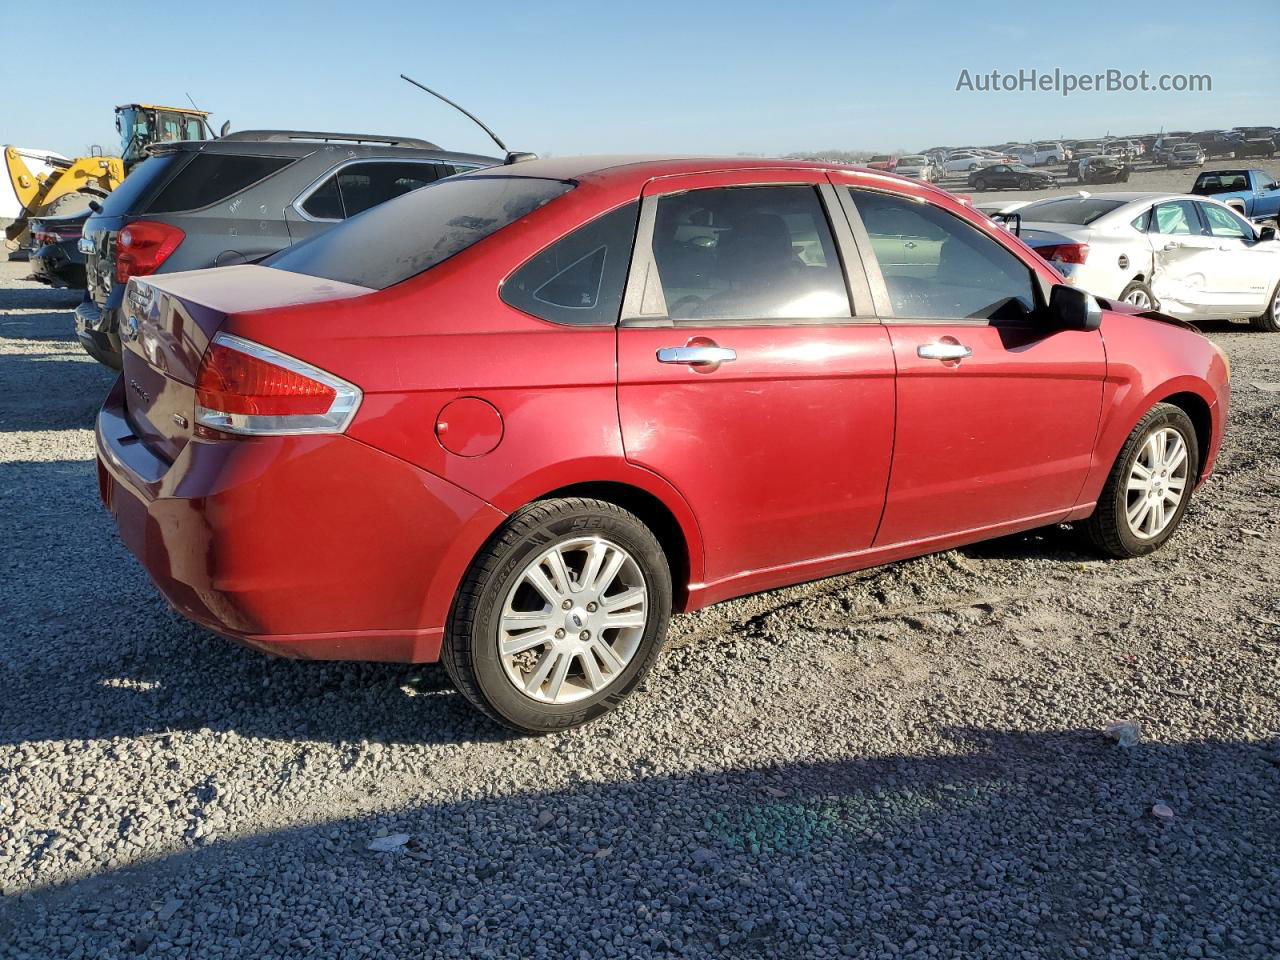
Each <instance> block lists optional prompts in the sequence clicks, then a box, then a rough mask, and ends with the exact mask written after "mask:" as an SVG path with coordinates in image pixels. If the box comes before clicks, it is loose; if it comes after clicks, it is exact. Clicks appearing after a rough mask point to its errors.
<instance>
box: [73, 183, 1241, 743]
mask: <svg viewBox="0 0 1280 960" xmlns="http://www.w3.org/2000/svg"><path fill="white" fill-rule="evenodd" d="M850 225H852V226H853V229H852V230H850V229H849V227H850ZM855 236H856V237H858V238H862V239H861V240H856V239H855ZM125 305H126V306H125V310H126V314H127V322H126V323H125V324H124V328H125V329H126V330H127V331H129V334H128V337H127V338H126V340H125V342H124V351H125V352H124V375H123V376H122V377H121V378H120V379H119V380H118V381H117V383H116V385H115V387H114V388H113V389H112V391H111V394H110V396H109V397H108V398H107V401H106V403H105V405H104V406H103V409H102V411H101V412H100V414H99V416H98V421H97V427H96V438H97V454H98V464H99V477H100V489H101V495H102V498H103V500H104V501H105V503H106V505H107V507H108V509H109V510H110V512H111V514H112V515H113V516H114V518H115V520H116V523H117V526H118V529H119V531H120V534H121V536H122V538H123V540H124V542H125V544H126V546H127V547H128V548H129V549H130V550H131V551H132V552H133V553H134V554H135V555H136V556H137V557H138V559H139V561H140V562H141V563H142V564H143V566H144V567H145V568H146V569H147V570H148V572H149V573H150V575H151V577H152V578H153V579H154V581H155V582H156V584H157V585H158V587H159V588H160V590H161V591H162V592H163V593H164V595H165V596H166V597H167V598H168V599H169V601H170V602H171V603H172V604H173V605H174V607H175V608H176V609H177V610H178V611H179V612H180V613H181V614H182V615H183V616H185V617H187V618H189V619H191V620H194V621H195V622H196V623H199V624H201V625H203V626H206V627H209V628H211V629H213V630H215V631H218V632H219V633H222V634H225V635H227V636H229V637H232V638H236V639H239V640H241V641H243V642H245V643H247V644H249V645H251V646H253V647H255V648H256V649H258V650H263V651H269V652H275V653H280V654H285V655H289V656H302V657H308V658H316V659H375V660H409V661H430V660H435V659H437V658H439V659H441V660H443V663H444V666H445V668H446V670H447V671H448V672H449V675H450V676H451V677H452V679H453V681H454V683H455V685H456V686H457V688H458V690H459V691H461V693H462V694H463V696H465V697H466V698H467V699H468V700H470V701H471V702H472V703H473V704H475V705H476V706H477V707H479V708H480V709H481V710H483V711H485V712H486V713H487V714H488V715H489V716H490V717H492V718H494V719H496V720H498V721H500V722H502V723H504V724H507V725H509V726H512V727H514V728H516V729H518V730H523V731H530V732H546V731H552V730H560V729H564V728H566V727H572V726H575V725H578V724H581V723H584V722H586V721H588V720H591V719H592V718H594V717H597V716H599V715H601V714H603V713H604V712H606V711H607V710H609V709H611V708H612V707H614V706H616V705H617V704H618V703H619V702H620V701H621V700H622V699H623V698H624V697H625V696H626V695H627V694H628V693H630V692H631V691H632V690H634V689H635V688H636V687H637V686H638V685H639V684H640V683H641V682H642V680H643V679H644V677H645V675H646V674H647V673H648V672H649V669H650V667H651V665H652V664H653V662H654V660H655V659H656V657H657V654H658V650H659V647H660V646H661V644H662V641H663V638H664V635H665V633H666V630H667V623H668V617H669V615H670V613H671V612H673V611H683V610H694V609H697V608H699V607H703V606H705V605H707V604H711V603H715V602H717V601H720V600H723V599H727V598H729V597H733V596H739V595H743V594H748V593H753V592H756V591H760V590H766V589H771V588H775V587H780V586H784V585H788V584H794V583H798V582H802V581H806V580H812V579H814V578H819V577H826V576H831V575H834V574H839V573H843V572H847V571H851V570H855V569H859V568H865V567H870V566H873V565H876V564H881V563H885V562H889V561H893V560H897V559H901V558H904V557H909V556H915V555H919V554H924V553H929V552H932V551H938V550H943V549H950V548H953V547H955V546H958V545H960V544H963V543H968V542H971V541H976V540H982V539H986V538H990V537H996V536H1002V535H1005V534H1009V533H1012V532H1015V531H1019V530H1027V529H1032V528H1037V527H1043V526H1045V525H1046V524H1055V523H1059V522H1062V521H1073V522H1076V523H1078V524H1080V525H1081V526H1082V527H1083V528H1084V530H1085V531H1087V533H1088V534H1089V536H1090V537H1091V538H1092V540H1093V542H1094V543H1095V544H1096V545H1097V547H1098V549H1099V550H1100V551H1101V552H1103V553H1105V554H1107V555H1111V556H1118V557H1127V556H1138V555H1142V554H1147V553H1150V552H1151V551H1153V550H1155V549H1157V548H1159V547H1160V546H1161V545H1162V544H1163V543H1164V542H1166V541H1167V540H1168V539H1169V537H1170V536H1172V535H1173V534H1174V532H1175V531H1176V530H1177V528H1178V526H1179V523H1180V522H1181V520H1182V518H1183V516H1184V514H1185V511H1186V509H1187V505H1188V503H1189V501H1190V498H1191V496H1192V492H1193V491H1194V490H1195V489H1196V488H1197V487H1198V486H1199V485H1200V484H1202V483H1203V482H1204V481H1205V479H1206V478H1207V477H1208V476H1209V474H1210V471H1211V470H1212V468H1213V466H1214V462H1215V459H1216V457H1217V454H1218V450H1219V447H1220V443H1221V438H1222V432H1223V422H1224V420H1225V417H1226V413H1227V407H1228V403H1229V387H1228V380H1227V377H1228V374H1227V364H1226V359H1225V357H1224V355H1223V354H1222V353H1221V351H1220V350H1219V349H1218V348H1217V347H1216V346H1214V345H1213V344H1212V343H1211V342H1210V341H1209V340H1208V339H1206V338H1204V337H1202V336H1200V335H1199V334H1198V333H1196V332H1195V331H1192V330H1188V329H1186V328H1185V327H1184V326H1183V325H1180V324H1173V323H1170V322H1169V321H1168V320H1167V319H1165V318H1161V317H1158V316H1156V315H1145V316H1144V315H1141V314H1139V313H1138V312H1137V311H1135V310H1131V309H1128V308H1125V307H1123V306H1119V305H1117V306H1115V307H1104V306H1102V305H1101V304H1100V303H1099V301H1098V299H1097V298H1095V297H1093V296H1091V295H1089V294H1086V293H1085V292H1084V291H1081V290H1077V289H1073V288H1072V287H1070V286H1068V285H1065V284H1063V283H1062V278H1061V276H1060V275H1059V274H1057V273H1056V272H1055V271H1054V270H1053V269H1051V268H1050V267H1049V266H1048V265H1047V264H1046V263H1044V262H1043V261H1042V260H1041V259H1040V258H1039V257H1038V256H1036V255H1035V254H1033V253H1032V252H1031V251H1030V250H1028V249H1027V248H1026V247H1025V246H1024V245H1023V244H1022V243H1020V242H1018V241H1017V239H1016V238H1014V237H1012V236H1010V235H1009V234H1008V233H1007V232H1006V231H1003V230H1001V229H999V228H998V227H997V226H996V225H995V224H993V223H992V222H991V221H990V220H988V219H987V218H986V217H983V216H982V215H981V214H978V213H976V212H975V211H973V210H972V209H970V208H968V207H966V206H964V205H963V204H961V203H959V202H958V201H957V200H956V198H954V197H952V196H950V195H948V194H946V193H945V192H943V191H940V190H937V189H935V188H933V187H930V186H928V185H927V184H920V183H912V182H909V181H905V180H901V179H897V178H894V179H893V180H892V181H887V180H886V179H885V178H883V177H881V176H877V175H875V174H872V173H869V172H867V171H864V170H853V169H844V168H839V167H832V166H825V167H824V166H822V165H819V164H813V165H801V164H798V163H797V162H796V161H794V160H788V161H776V162H771V161H761V160H747V159H727V160H629V159H622V160H616V161H611V162H607V163H602V162H601V161H600V160H599V159H598V158H597V159H591V158H586V159H583V158H563V159H562V158H554V159H546V160H532V161H529V162H524V163H518V164H512V165H508V166H503V167H498V168H495V169H493V170H486V171H481V172H479V173H471V174H464V175H462V176H458V177H450V178H447V179H444V180H441V181H440V182H439V183H436V184H433V185H431V186H428V187H426V188H425V189H423V190H420V191H415V192H413V193H410V194H408V195H406V196H401V197H398V198H396V199H394V200H391V201H390V202H388V203H385V204H383V205H381V206H379V207H377V208H375V209H373V210H370V211H368V212H367V213H365V214H364V215H363V216H360V217H356V218H354V219H352V220H350V221H348V222H347V223H344V224H341V225H338V226H336V227H334V228H333V229H332V230H330V231H329V232H327V233H325V234H324V235H323V236H319V237H316V238H314V239H312V240H311V241H310V242H309V243H306V244H299V245H298V246H296V247H292V248H290V249H288V250H285V251H283V252H281V253H279V254H277V255H276V256H274V257H272V258H270V259H269V260H267V261H266V262H265V263H264V264H262V265H243V266H237V267H229V268H227V269H225V270H214V271H209V270H203V271H195V272H191V273H181V274H168V275H155V276H143V277H134V278H133V279H132V280H131V281H130V284H129V290H128V293H127V296H126V297H125ZM854 317H857V318H859V319H861V320H862V321H863V322H851V321H852V320H853V318H854ZM179 334H180V335H179ZM1104 340H1105V346H1104ZM535 341H536V344H537V346H536V347H533V346H532V344H533V343H534V342H535ZM940 413H944V414H945V415H940ZM548 424H565V425H570V424H571V425H572V429H562V430H561V429H556V430H548ZM656 424H666V425H673V424H675V425H678V427H679V428H678V429H655V425H656ZM762 424H778V425H781V426H782V429H771V430H762V429H761V425H762ZM957 438H962V440H963V442H960V441H959V440H957ZM814 464H821V465H822V468H821V469H814ZM446 478H447V479H446ZM175 642H179V641H178V639H177V638H175ZM714 699H715V697H714V692H709V693H708V703H709V704H710V703H712V702H713V701H714Z"/></svg>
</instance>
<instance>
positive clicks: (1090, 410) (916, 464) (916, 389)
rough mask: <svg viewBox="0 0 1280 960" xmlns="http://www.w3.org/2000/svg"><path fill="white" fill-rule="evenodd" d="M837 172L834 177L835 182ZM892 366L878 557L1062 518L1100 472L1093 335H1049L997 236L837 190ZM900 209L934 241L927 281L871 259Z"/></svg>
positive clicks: (861, 191) (870, 194) (1097, 340)
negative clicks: (917, 544) (893, 390)
mask: <svg viewBox="0 0 1280 960" xmlns="http://www.w3.org/2000/svg"><path fill="white" fill-rule="evenodd" d="M840 176H842V175H833V179H837V178H838V177H840ZM838 190H839V194H840V196H841V198H842V200H843V201H844V203H845V207H846V210H847V212H848V215H849V219H850V224H851V227H852V229H853V234H854V236H855V238H856V239H857V242H858V245H859V247H860V248H862V249H863V250H869V251H871V256H870V257H869V258H868V257H864V261H867V272H868V278H869V281H870V284H871V289H872V294H873V297H875V298H876V302H877V309H878V310H879V312H880V314H881V316H882V317H883V319H884V322H885V324H886V328H887V329H888V331H889V335H890V338H891V340H892V343H893V351H894V357H895V359H896V361H897V370H898V379H897V409H898V418H897V424H898V426H897V432H896V438H895V442H894V454H893V467H892V472H891V479H890V483H889V492H888V497H887V500H886V503H885V512H884V518H883V520H882V521H881V524H880V529H879V532H878V534H877V536H876V541H875V543H876V546H877V547H881V546H883V547H889V546H892V545H894V544H900V543H906V542H911V541H922V540H929V539H932V538H939V537H945V536H947V535H952V534H962V533H968V532H971V531H992V530H996V529H999V528H1001V527H1005V528H1010V529H1011V528H1013V527H1014V526H1024V527H1025V526H1029V525H1035V524H1041V523H1046V524H1047V523H1052V522H1055V521H1058V520H1061V519H1062V518H1064V517H1065V516H1067V514H1068V513H1069V512H1070V510H1071V509H1072V508H1073V507H1074V506H1075V505H1076V503H1077V498H1078V497H1079V494H1080V490H1081V488H1082V486H1083V484H1084V481H1085V478H1086V476H1087V474H1088V472H1089V469H1090V467H1091V465H1092V459H1093V444H1094V436H1095V432H1096V430H1097V425H1098V417H1099V414H1100V411H1101V405H1102V386H1103V378H1104V376H1105V372H1106V360H1105V355H1104V352H1103V346H1102V338H1101V336H1100V334H1099V333H1098V332H1097V331H1092V332H1079V331H1051V330H1046V329H1045V328H1044V327H1043V326H1042V322H1043V321H1042V320H1041V313H1040V309H1041V307H1042V299H1043V293H1042V292H1041V289H1040V281H1039V280H1038V279H1037V277H1036V275H1035V273H1034V272H1033V271H1032V269H1031V268H1030V267H1029V266H1028V264H1027V263H1026V262H1024V260H1023V259H1022V258H1021V257H1020V256H1018V255H1017V254H1015V253H1014V252H1012V250H1011V249H1010V248H1009V247H1008V246H1006V245H1005V243H1004V242H1003V241H1002V240H1001V239H997V238H998V237H999V227H997V226H996V225H994V224H992V225H991V226H989V227H987V226H985V225H983V226H982V227H979V226H977V225H975V224H973V223H972V222H970V221H969V220H967V219H965V218H963V217H961V216H960V215H959V214H958V212H956V211H953V210H948V209H945V208H944V207H943V206H942V205H939V204H936V203H934V202H932V201H931V200H929V199H928V198H923V197H908V196H903V195H901V194H900V193H898V192H894V191H888V190H881V189H872V188H870V187H863V186H859V185H857V184H850V185H847V186H843V185H842V186H841V187H839V188H838ZM886 210H893V211H894V214H893V216H895V217H908V216H909V217H915V218H917V219H918V220H919V221H920V226H919V228H918V229H920V230H921V231H924V232H928V233H930V234H932V235H933V236H934V237H935V238H937V239H938V240H939V241H940V248H939V250H940V255H939V260H938V264H937V266H936V269H935V270H934V272H933V274H932V275H931V276H927V277H920V276H907V275H905V274H902V273H900V272H898V271H895V270H894V269H893V268H892V267H891V266H885V265H881V264H880V263H879V262H878V261H877V260H876V258H875V255H874V249H875V241H874V236H872V235H871V233H870V231H871V230H874V229H877V227H876V224H877V222H880V221H881V220H883V219H884V218H885V211H886Z"/></svg>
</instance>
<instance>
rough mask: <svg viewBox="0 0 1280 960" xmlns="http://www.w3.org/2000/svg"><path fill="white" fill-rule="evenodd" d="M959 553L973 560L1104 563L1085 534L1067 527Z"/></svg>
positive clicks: (986, 543) (1042, 529) (1032, 532)
mask: <svg viewBox="0 0 1280 960" xmlns="http://www.w3.org/2000/svg"><path fill="white" fill-rule="evenodd" d="M959 552H960V553H961V554H962V555H963V556H965V557H968V558H970V559H972V560H1026V559H1029V558H1031V559H1038V560H1052V561H1059V562H1062V563H1083V562H1086V561H1090V560H1098V559H1101V557H1100V555H1099V554H1098V552H1097V551H1095V550H1093V549H1091V548H1090V546H1089V543H1088V540H1087V539H1086V538H1085V536H1084V534H1083V533H1081V532H1080V531H1079V530H1076V529H1074V528H1072V527H1068V526H1054V527H1040V528H1038V529H1035V530H1028V531H1026V532H1025V533H1015V534H1012V535H1011V536H1007V537H999V538H997V539H995V540H983V541H980V542H979V543H972V544H969V545H968V546H964V547H960V548H959Z"/></svg>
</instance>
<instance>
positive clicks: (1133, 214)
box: [1016, 191, 1280, 332]
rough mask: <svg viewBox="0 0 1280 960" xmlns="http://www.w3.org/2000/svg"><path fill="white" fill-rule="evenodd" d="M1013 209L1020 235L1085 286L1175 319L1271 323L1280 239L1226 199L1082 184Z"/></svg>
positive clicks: (1278, 290)
mask: <svg viewBox="0 0 1280 960" xmlns="http://www.w3.org/2000/svg"><path fill="white" fill-rule="evenodd" d="M1016 216H1017V220H1018V234H1019V236H1021V238H1022V240H1023V242H1025V243H1026V244H1028V245H1029V246H1031V247H1032V248H1034V249H1035V250H1036V252H1037V253H1039V254H1040V255H1041V256H1042V257H1044V258H1045V259H1046V260H1048V261H1049V262H1050V263H1051V264H1053V266H1054V267H1055V268H1057V270H1058V271H1059V272H1060V273H1061V274H1062V275H1063V276H1064V277H1066V278H1067V281H1068V282H1069V283H1071V284H1073V285H1075V286H1077V287H1080V288H1082V289H1085V290H1088V291H1089V292H1090V293H1094V294H1097V295H1098V296H1100V297H1106V298H1108V299H1111V300H1122V301H1124V302H1125V303H1129V304H1131V305H1133V306H1136V307H1142V308H1155V309H1159V310H1161V311H1163V312H1164V313H1167V314H1171V315H1172V316H1175V317H1179V318H1181V319H1183V320H1210V319H1213V320H1238V319H1247V320H1249V321H1251V322H1252V324H1253V326H1254V327H1255V328H1256V329H1258V330H1267V331H1272V332H1280V241H1277V239H1276V232H1275V230H1274V229H1272V228H1270V227H1262V228H1257V227H1255V226H1254V225H1253V224H1251V223H1249V222H1248V221H1247V220H1245V219H1244V218H1243V217H1241V216H1240V215H1239V214H1237V213H1236V212H1235V211H1234V210H1232V209H1231V208H1230V207H1228V206H1227V205H1226V204H1223V203H1219V202H1218V201H1216V200H1211V199H1209V198H1207V197H1193V196H1188V195H1186V194H1165V193H1098V194H1088V193H1085V192H1083V191H1082V192H1080V193H1076V194H1071V195H1069V196H1059V197H1048V198H1046V199H1044V200H1036V201H1034V202H1032V203H1028V204H1026V205H1024V206H1021V207H1019V208H1018V210H1017V211H1016Z"/></svg>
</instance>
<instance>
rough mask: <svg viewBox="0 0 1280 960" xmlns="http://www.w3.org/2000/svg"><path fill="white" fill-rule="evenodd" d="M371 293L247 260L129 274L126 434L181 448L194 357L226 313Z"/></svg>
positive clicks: (189, 426)
mask: <svg viewBox="0 0 1280 960" xmlns="http://www.w3.org/2000/svg"><path fill="white" fill-rule="evenodd" d="M372 292H373V291H372V290H371V289H370V288H368V287H361V286H356V285H355V284H349V283H341V282H337V281H333V280H325V279H321V278H318V277H313V276H308V275H306V274H299V273H289V272H287V271H283V270H272V269H270V268H268V267H261V266H253V265H242V266H233V267H220V268H219V269H217V270H192V271H188V272H185V273H170V274H162V275H159V276H152V277H145V278H139V277H134V278H133V279H131V280H130V281H129V286H128V289H127V291H126V293H125V297H124V303H123V304H122V321H121V324H120V341H121V347H122V350H123V355H124V369H123V373H124V386H125V391H124V397H125V416H126V419H127V420H128V422H129V425H130V427H132V429H133V431H134V434H135V435H136V436H137V437H138V438H139V439H140V440H141V441H142V443H143V444H144V445H145V446H146V447H147V448H148V449H149V450H150V451H151V452H152V453H154V454H155V455H156V456H158V457H160V458H161V459H162V460H165V461H167V462H170V463H172V462H173V460H174V459H176V458H177V456H178V454H179V453H181V452H182V448H183V447H184V446H186V444H187V441H188V440H189V439H190V438H191V434H192V432H193V431H194V429H195V407H196V387H195V384H196V376H197V374H198V372H199V369H200V361H201V359H202V358H203V357H204V355H205V353H206V351H207V350H208V349H209V344H210V342H211V341H212V340H213V338H214V336H215V335H216V334H217V332H218V330H219V329H220V328H221V327H222V325H223V324H224V323H225V322H226V320H227V318H228V317H229V316H232V315H234V314H237V313H248V312H251V311H255V312H256V311H260V310H271V309H274V308H277V307H286V306H297V305H301V304H307V303H317V302H320V301H324V300H342V299H347V298H351V297H359V296H363V295H364V294H366V293H372Z"/></svg>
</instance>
